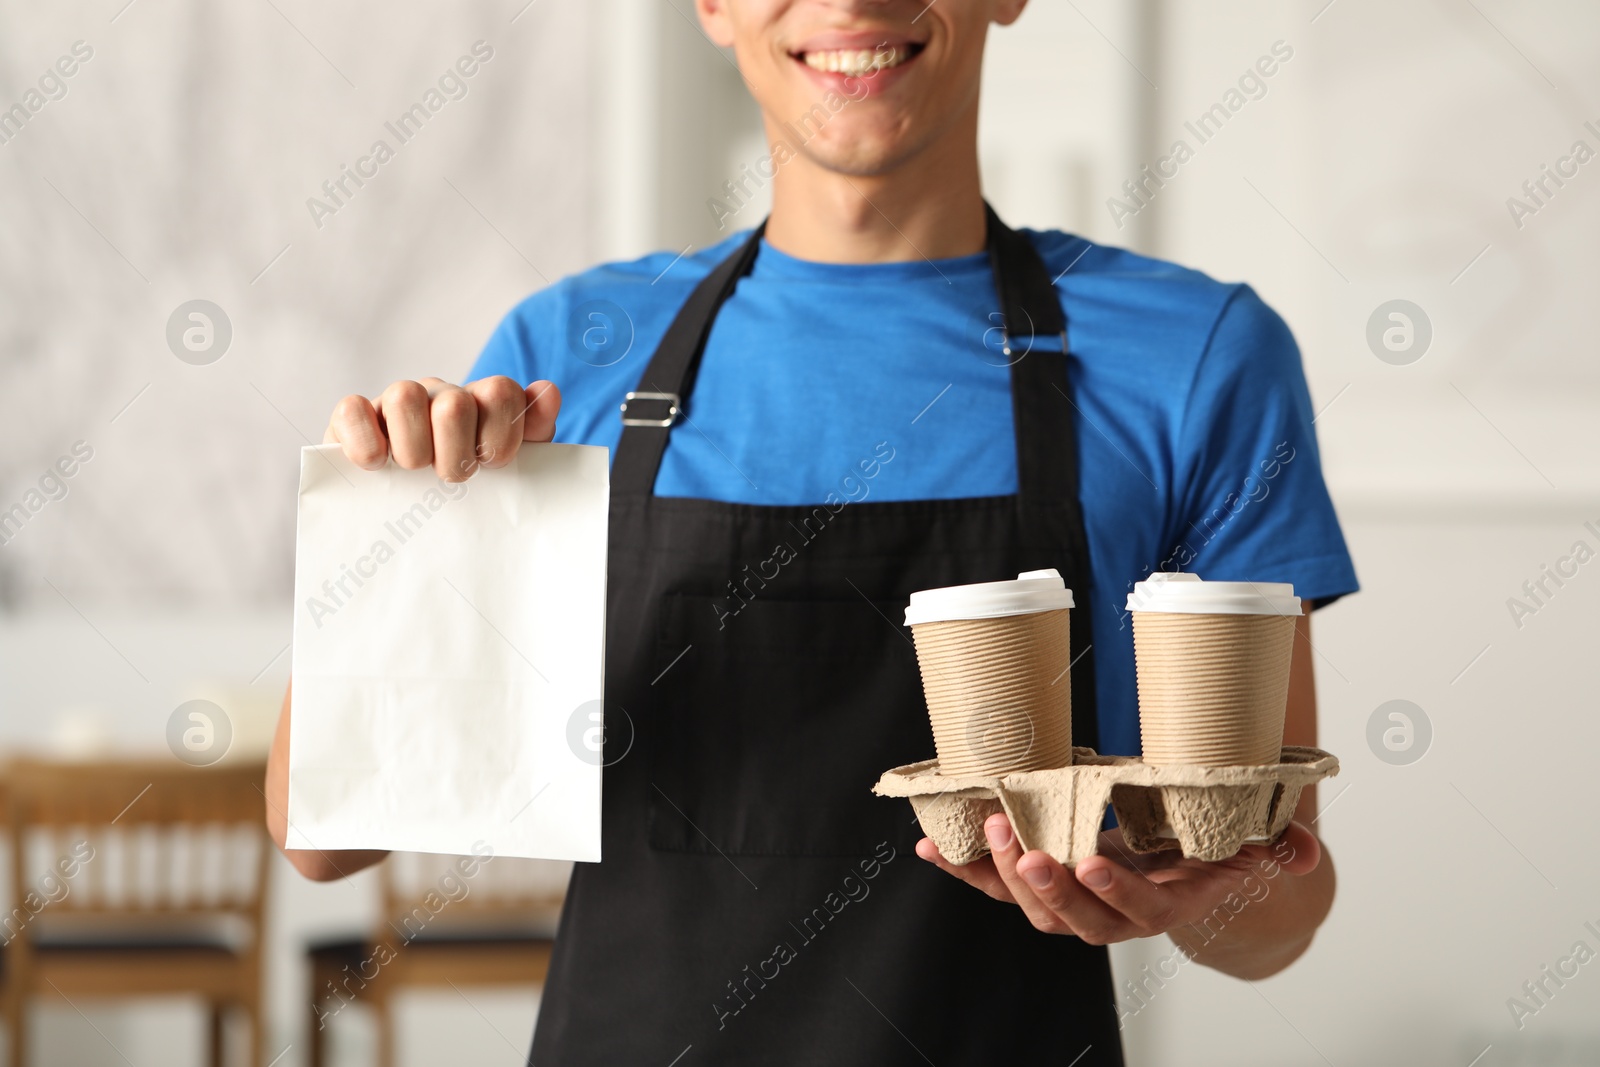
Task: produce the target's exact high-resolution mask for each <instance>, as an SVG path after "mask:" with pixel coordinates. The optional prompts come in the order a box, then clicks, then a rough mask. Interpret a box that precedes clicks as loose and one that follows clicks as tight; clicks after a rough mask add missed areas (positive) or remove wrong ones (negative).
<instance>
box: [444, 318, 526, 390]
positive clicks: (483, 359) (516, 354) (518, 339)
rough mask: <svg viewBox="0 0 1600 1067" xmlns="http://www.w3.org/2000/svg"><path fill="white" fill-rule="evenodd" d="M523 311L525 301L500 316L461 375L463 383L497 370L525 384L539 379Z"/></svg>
mask: <svg viewBox="0 0 1600 1067" xmlns="http://www.w3.org/2000/svg"><path fill="white" fill-rule="evenodd" d="M526 312H527V303H526V302H524V303H523V304H521V305H518V306H517V307H515V308H512V309H511V311H510V312H508V313H507V314H506V316H505V318H503V319H501V320H500V325H498V326H496V327H495V330H494V333H492V334H490V335H489V340H488V341H487V342H486V343H485V344H484V346H483V351H482V352H479V353H478V358H477V359H476V360H475V361H474V362H473V364H472V369H471V370H469V371H468V372H467V376H466V377H465V378H464V379H462V384H463V385H465V384H466V383H468V382H475V381H477V380H478V379H479V378H492V377H494V376H495V375H497V374H503V375H505V376H506V377H507V378H511V379H514V380H515V381H517V382H518V383H520V384H521V385H522V386H523V387H524V388H526V387H527V386H528V385H529V384H530V383H531V382H535V381H538V380H539V375H538V374H537V373H536V361H535V358H534V355H535V352H534V345H533V343H532V339H531V338H530V336H529V329H528V316H527V314H526Z"/></svg>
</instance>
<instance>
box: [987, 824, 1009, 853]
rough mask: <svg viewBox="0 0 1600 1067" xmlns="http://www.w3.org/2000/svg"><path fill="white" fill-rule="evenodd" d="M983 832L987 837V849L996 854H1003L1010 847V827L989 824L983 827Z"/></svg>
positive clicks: (1007, 825)
mask: <svg viewBox="0 0 1600 1067" xmlns="http://www.w3.org/2000/svg"><path fill="white" fill-rule="evenodd" d="M983 832H984V833H985V834H987V835H988V837H989V847H990V848H992V849H993V850H994V851H996V852H1004V851H1005V850H1006V849H1008V848H1010V847H1011V825H1010V824H1009V823H1003V822H998V823H996V822H991V823H988V824H986V825H985V826H984V828H983Z"/></svg>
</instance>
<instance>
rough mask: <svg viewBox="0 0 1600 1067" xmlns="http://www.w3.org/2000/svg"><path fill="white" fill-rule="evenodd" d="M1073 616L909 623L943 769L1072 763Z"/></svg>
mask: <svg viewBox="0 0 1600 1067" xmlns="http://www.w3.org/2000/svg"><path fill="white" fill-rule="evenodd" d="M1070 617H1071V612H1070V611H1068V610H1066V609H1060V610H1055V611H1042V612H1035V613H1032V614H1026V615H1010V616H1003V617H999V618H986V619H950V620H944V621H937V622H925V623H920V624H916V625H913V626H912V627H911V633H912V636H913V637H914V638H915V640H916V646H917V663H918V666H919V667H920V668H921V671H922V690H923V694H924V695H925V696H926V698H927V701H928V719H929V721H930V722H931V723H932V725H933V744H934V748H935V749H936V750H937V751H938V755H939V773H940V774H943V775H1000V774H1010V773H1011V772H1013V771H1034V770H1046V769H1049V768H1054V767H1065V766H1067V765H1068V764H1069V763H1071V762H1072V683H1071V678H1070V675H1069V673H1068V665H1069V664H1070V663H1071V662H1072V640H1071V627H1070V622H1069V619H1070Z"/></svg>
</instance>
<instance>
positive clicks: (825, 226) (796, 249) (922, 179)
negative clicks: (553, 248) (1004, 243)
mask: <svg viewBox="0 0 1600 1067" xmlns="http://www.w3.org/2000/svg"><path fill="white" fill-rule="evenodd" d="M977 117H978V116H977V108H976V106H974V107H973V108H972V109H971V113H970V114H969V115H968V116H966V117H965V118H964V119H963V120H961V121H959V122H957V123H956V124H955V126H954V127H952V128H951V129H950V130H948V131H946V133H945V134H944V135H943V136H941V137H939V138H937V139H935V141H934V142H933V143H931V144H929V145H928V146H926V147H925V148H923V149H922V150H921V151H919V152H917V153H915V154H914V155H912V156H911V157H910V158H908V159H905V160H903V161H901V162H899V163H898V164H896V165H895V166H894V167H892V168H890V169H888V170H885V171H883V172H881V173H877V174H871V175H856V174H845V173H841V172H839V171H836V170H830V169H828V168H827V167H824V166H822V165H821V164H819V163H817V162H815V161H814V160H813V159H812V158H811V157H810V156H807V155H805V154H804V153H803V152H802V153H801V154H798V155H796V156H795V157H794V158H793V159H791V160H789V161H788V162H787V163H785V164H784V165H783V166H782V167H781V168H780V169H779V170H778V173H777V174H776V175H775V176H774V177H773V182H772V215H771V217H770V218H769V219H768V221H767V232H766V238H767V241H768V242H769V243H771V245H772V246H773V247H774V248H776V249H778V250H779V251H780V252H784V253H786V254H788V255H791V256H795V257H797V258H799V259H809V260H814V261H817V262H823V263H894V262H899V261H904V260H919V259H945V258H949V257H951V256H964V255H969V254H971V253H974V252H981V251H982V250H983V247H984V236H985V229H986V227H985V223H984V214H983V188H982V184H981V182H980V180H979V177H978V151H977V126H978V123H977ZM780 138H782V139H786V140H788V141H789V143H790V144H791V145H793V143H794V141H793V138H792V134H790V133H789V131H787V130H783V129H775V128H774V126H773V124H772V122H771V120H770V119H769V120H768V121H767V139H768V141H769V142H775V141H777V140H778V139H780Z"/></svg>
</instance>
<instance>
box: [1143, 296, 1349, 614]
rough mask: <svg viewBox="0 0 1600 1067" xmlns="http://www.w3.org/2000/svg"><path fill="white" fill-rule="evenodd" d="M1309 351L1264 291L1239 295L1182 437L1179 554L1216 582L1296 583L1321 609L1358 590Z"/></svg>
mask: <svg viewBox="0 0 1600 1067" xmlns="http://www.w3.org/2000/svg"><path fill="white" fill-rule="evenodd" d="M1313 418H1314V415H1313V413H1312V408H1311V394H1310V391H1309V390H1308V389H1307V387H1306V379H1305V371H1304V369H1303V368H1302V366H1301V363H1300V350H1299V347H1298V346H1297V345H1296V344H1295V341H1294V337H1293V335H1292V334H1291V333H1290V332H1289V327H1288V326H1287V324H1285V323H1284V321H1283V319H1282V318H1280V317H1279V316H1278V314H1277V313H1276V312H1274V311H1273V310H1272V309H1271V308H1269V307H1268V306H1267V305H1266V304H1265V303H1264V302H1262V300H1261V298H1260V297H1259V296H1257V295H1256V293H1255V292H1254V290H1252V289H1250V288H1249V287H1248V286H1242V285H1241V286H1239V287H1237V288H1236V289H1235V290H1234V291H1233V292H1232V295H1231V296H1230V297H1229V298H1228V301H1227V303H1226V305H1225V306H1224V308H1223V310H1222V312H1221V314H1220V316H1219V317H1218V319H1217V322H1216V324H1215V326H1214V328H1213V330H1212V335H1211V339H1210V341H1209V343H1208V344H1207V347H1206V350H1205V352H1204V353H1203V355H1202V356H1201V358H1200V361H1199V364H1198V366H1197V368H1196V371H1195V377H1194V382H1193V384H1192V386H1191V389H1190V393H1189V400H1188V405H1187V408H1186V410H1185V412H1184V417H1183V427H1182V430H1181V432H1180V445H1179V453H1178V455H1179V460H1178V463H1179V466H1178V473H1179V481H1178V483H1177V484H1178V487H1179V492H1178V493H1177V494H1176V498H1175V499H1176V505H1177V514H1176V517H1175V522H1174V526H1175V527H1176V528H1175V529H1174V530H1173V538H1174V539H1173V541H1172V542H1171V543H1174V544H1177V545H1179V549H1178V552H1177V553H1176V559H1175V562H1177V563H1178V564H1179V565H1180V566H1181V569H1183V570H1186V571H1191V572H1193V573H1195V574H1198V575H1200V577H1202V578H1205V579H1208V580H1212V581H1256V582H1292V583H1293V584H1294V588H1295V592H1296V593H1297V594H1298V595H1299V596H1300V597H1302V598H1303V599H1308V600H1311V601H1313V602H1315V604H1316V605H1317V606H1318V607H1321V606H1323V605H1325V604H1328V603H1331V602H1333V601H1334V600H1336V599H1338V598H1339V597H1341V596H1344V595H1345V594H1347V593H1353V592H1355V591H1356V589H1357V588H1358V585H1357V582H1356V574H1355V567H1354V565H1353V564H1352V562H1351V560H1350V553H1349V550H1348V549H1347V548H1346V547H1345V541H1344V533H1343V532H1342V531H1341V530H1340V528H1339V519H1338V516H1337V515H1336V514H1335V513H1334V509H1333V501H1332V499H1331V498H1330V497H1329V495H1328V487H1327V484H1326V483H1325V482H1324V481H1323V477H1322V463H1321V458H1320V455H1319V453H1318V449H1317V439H1316V433H1315V428H1314V427H1313V426H1312V419H1313Z"/></svg>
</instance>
